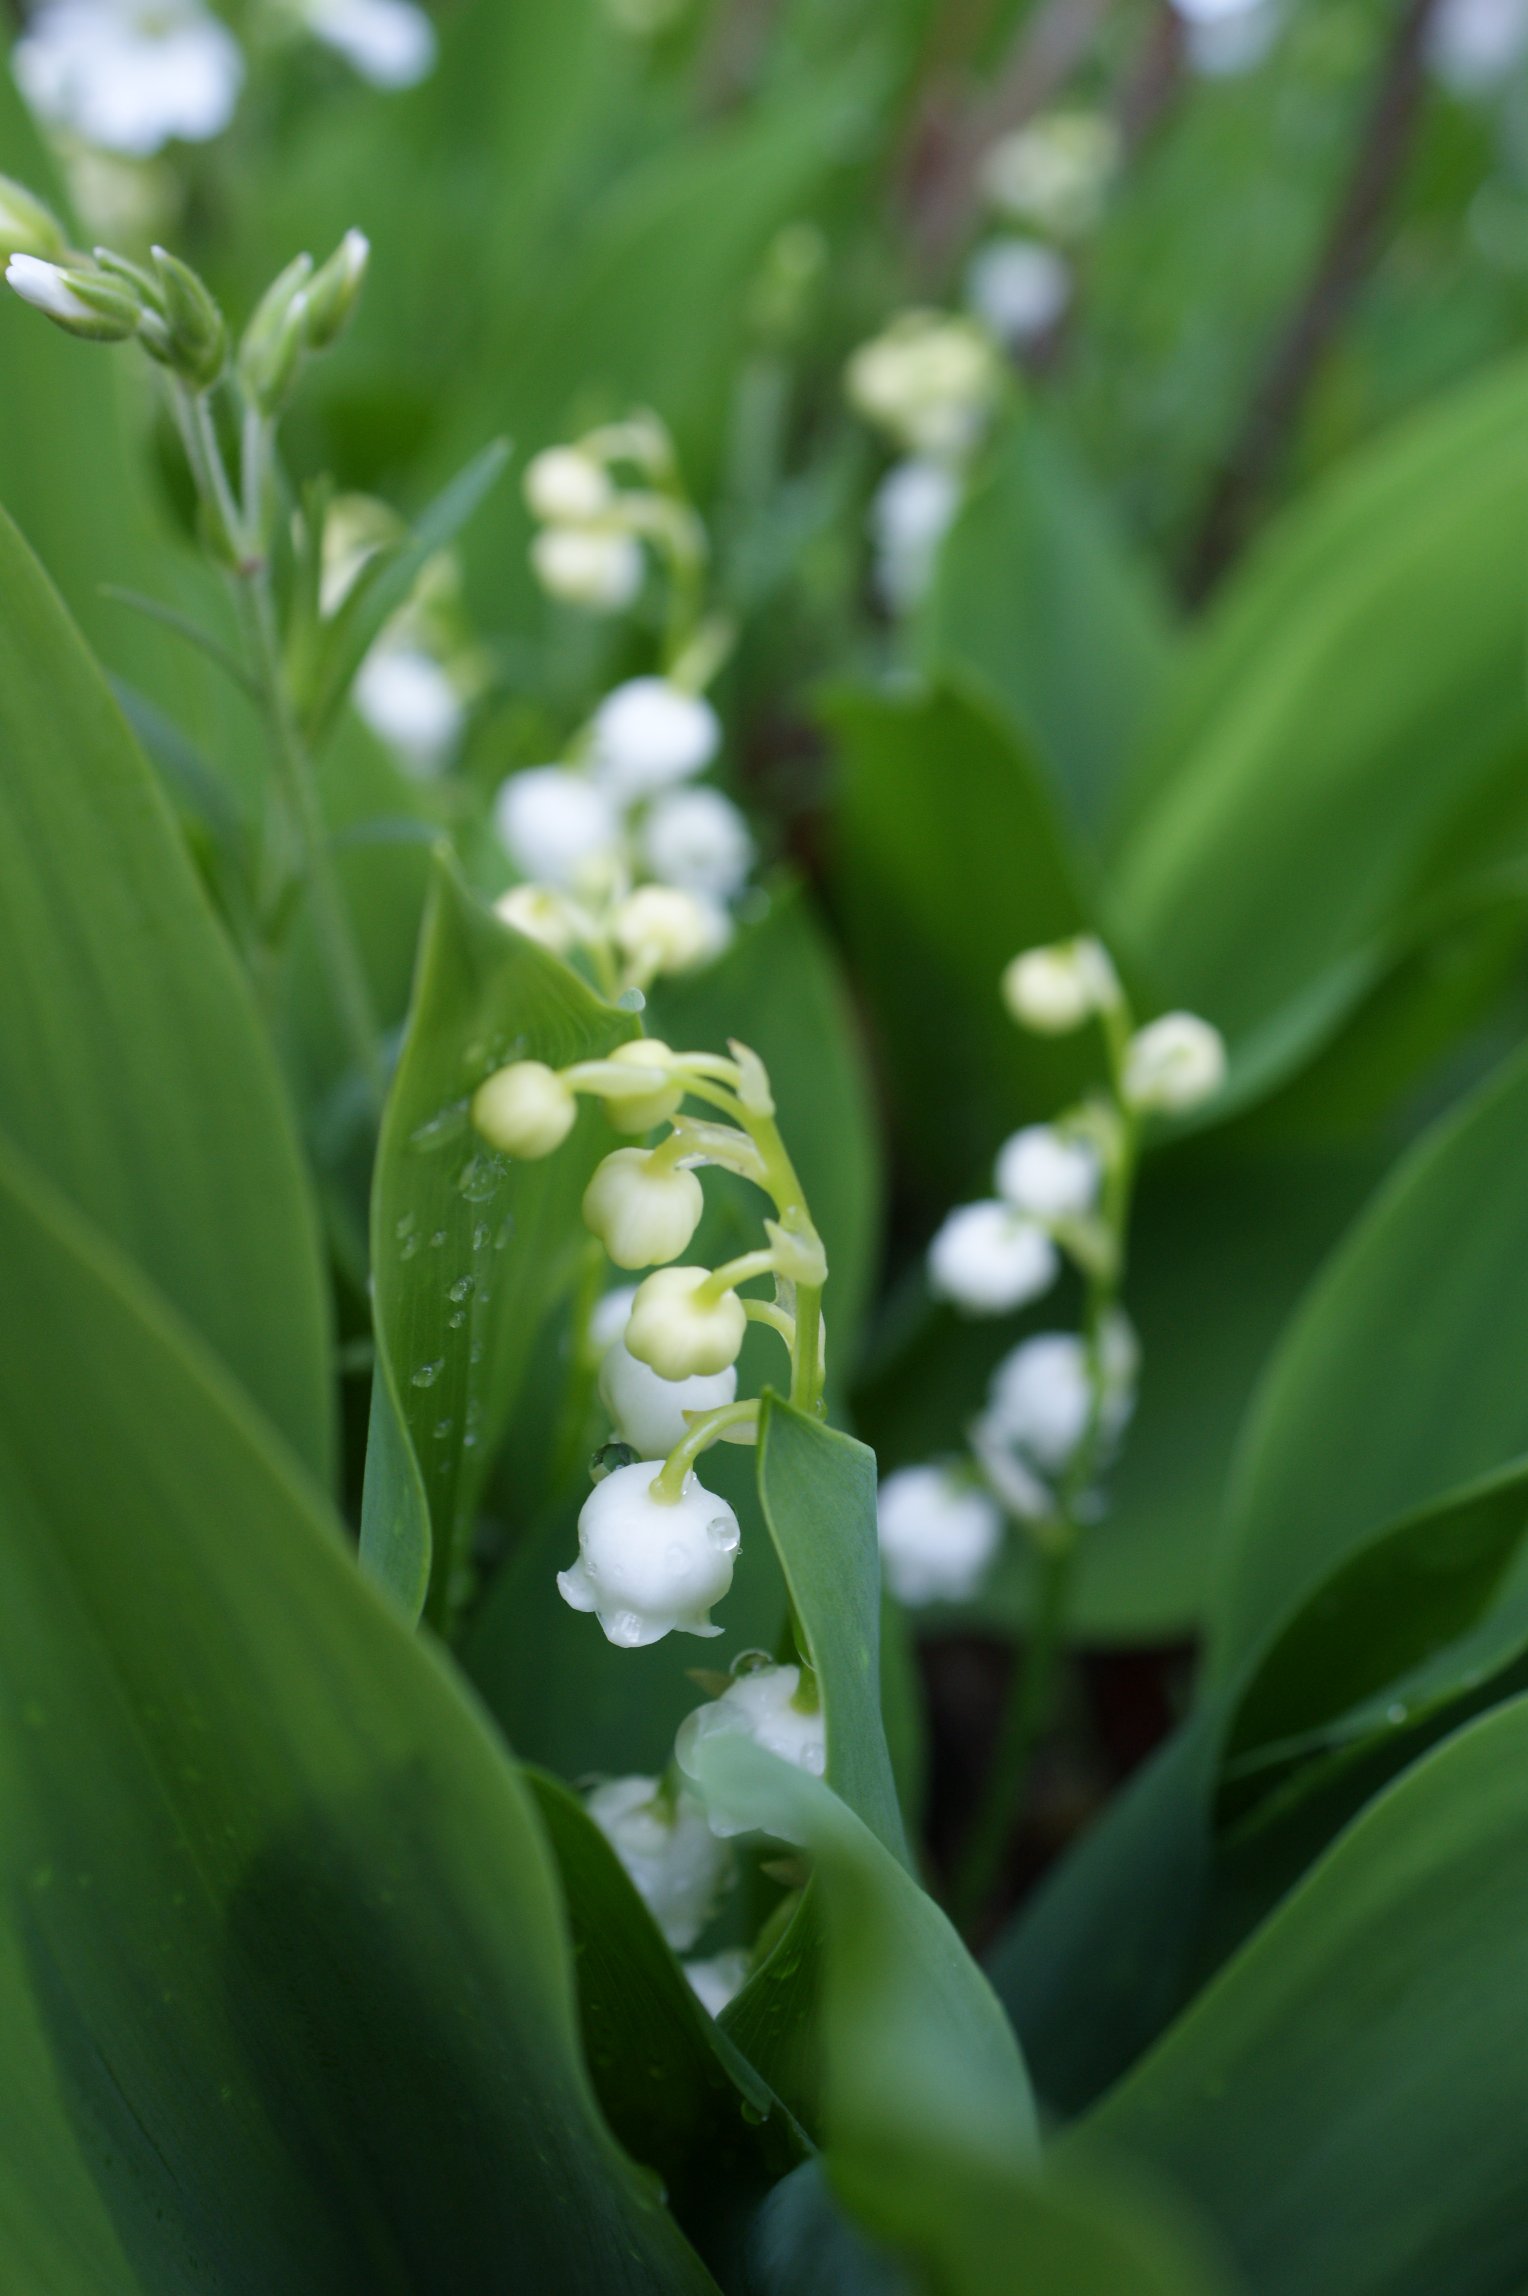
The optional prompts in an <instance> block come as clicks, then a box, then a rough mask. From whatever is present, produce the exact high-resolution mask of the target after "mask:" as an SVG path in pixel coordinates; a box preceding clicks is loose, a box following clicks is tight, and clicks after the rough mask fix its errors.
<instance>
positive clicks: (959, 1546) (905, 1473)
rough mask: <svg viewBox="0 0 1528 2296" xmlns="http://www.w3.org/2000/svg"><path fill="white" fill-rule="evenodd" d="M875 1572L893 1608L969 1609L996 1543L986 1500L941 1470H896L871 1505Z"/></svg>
mask: <svg viewBox="0 0 1528 2296" xmlns="http://www.w3.org/2000/svg"><path fill="white" fill-rule="evenodd" d="M876 1519H877V1523H878V1526H879V1530H880V1541H881V1568H882V1570H883V1571H884V1572H885V1574H886V1583H887V1585H888V1586H889V1587H890V1588H891V1591H892V1593H893V1594H894V1595H895V1596H896V1597H897V1600H898V1601H899V1602H905V1603H907V1604H909V1605H914V1606H916V1605H918V1604H922V1603H929V1602H969V1601H970V1600H971V1598H972V1597H973V1596H974V1595H976V1594H977V1593H979V1592H980V1590H981V1586H982V1582H983V1580H984V1579H985V1578H986V1576H987V1573H988V1571H989V1570H990V1568H991V1566H992V1562H993V1559H994V1557H995V1556H996V1554H997V1551H998V1549H999V1547H1000V1546H1001V1545H1002V1543H1003V1518H1002V1516H1001V1514H1000V1513H999V1511H998V1509H997V1507H996V1506H995V1505H994V1503H993V1501H992V1498H991V1496H990V1494H989V1493H988V1492H986V1491H984V1490H982V1489H981V1488H980V1487H979V1486H978V1485H976V1484H974V1483H972V1482H970V1481H969V1480H962V1479H961V1477H960V1476H958V1475H956V1474H952V1473H951V1471H950V1470H949V1469H948V1468H947V1467H899V1468H898V1469H897V1470H896V1472H895V1473H894V1474H891V1475H888V1476H887V1477H886V1479H885V1481H884V1482H883V1483H882V1485H881V1488H880V1492H879V1495H878V1498H877V1501H876Z"/></svg>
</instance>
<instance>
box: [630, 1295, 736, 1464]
mask: <svg viewBox="0 0 1528 2296" xmlns="http://www.w3.org/2000/svg"><path fill="white" fill-rule="evenodd" d="M624 1328H625V1325H624V1319H623V1323H622V1331H624ZM599 1384H600V1396H601V1398H602V1400H603V1402H604V1405H605V1409H606V1410H607V1411H608V1412H609V1413H610V1423H611V1425H612V1427H613V1428H614V1429H615V1432H616V1434H617V1435H618V1436H619V1437H620V1439H621V1441H622V1442H623V1443H629V1444H630V1445H631V1447H632V1449H633V1450H634V1451H636V1452H638V1453H639V1454H640V1455H641V1457H642V1458H644V1459H666V1458H667V1456H668V1454H669V1453H670V1451H672V1450H673V1449H674V1448H675V1446H676V1445H677V1444H680V1443H682V1442H683V1441H684V1439H685V1437H686V1435H688V1434H689V1432H690V1428H689V1422H688V1420H687V1419H686V1418H685V1413H686V1412H687V1411H693V1412H703V1411H719V1410H720V1409H721V1408H722V1406H723V1405H724V1404H727V1403H731V1402H734V1401H735V1400H736V1397H737V1367H736V1365H735V1364H731V1363H729V1364H728V1366H727V1368H726V1370H725V1371H713V1372H709V1373H706V1374H704V1375H701V1376H699V1377H696V1378H693V1379H660V1378H659V1376H658V1374H657V1372H656V1371H654V1370H653V1368H652V1366H651V1365H650V1364H647V1363H639V1362H638V1361H637V1358H636V1357H635V1356H634V1355H633V1354H632V1352H631V1350H630V1348H629V1347H628V1346H627V1345H626V1342H625V1340H624V1338H623V1337H622V1336H621V1333H620V1332H618V1333H617V1335H616V1337H615V1339H614V1341H613V1342H612V1344H611V1345H610V1346H609V1347H607V1348H606V1350H605V1353H604V1357H603V1360H602V1362H601V1364H600V1380H599Z"/></svg>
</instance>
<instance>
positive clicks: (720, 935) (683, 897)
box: [610, 885, 732, 975]
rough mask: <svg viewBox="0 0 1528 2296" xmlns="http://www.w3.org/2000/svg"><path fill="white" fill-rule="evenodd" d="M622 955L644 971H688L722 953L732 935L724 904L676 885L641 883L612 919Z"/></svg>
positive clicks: (629, 894) (612, 925) (616, 942)
mask: <svg viewBox="0 0 1528 2296" xmlns="http://www.w3.org/2000/svg"><path fill="white" fill-rule="evenodd" d="M610 929H611V932H612V934H613V936H614V939H615V944H616V947H617V948H618V949H619V950H620V951H621V953H622V955H623V956H625V957H626V958H628V959H629V961H630V962H631V963H632V964H634V965H636V966H638V967H639V969H640V970H641V971H643V972H644V973H646V974H648V975H651V974H653V973H687V972H691V971H693V969H694V967H695V966H696V965H700V964H704V963H705V962H706V961H707V960H708V959H709V958H711V957H715V956H719V955H720V954H721V952H722V950H723V949H724V948H725V947H726V945H727V943H728V941H729V940H730V939H731V937H732V926H731V921H730V919H729V918H728V916H727V912H726V911H725V909H723V908H721V907H719V905H718V904H717V903H716V902H715V901H709V900H707V899H706V897H705V895H704V894H701V893H682V892H681V891H680V889H679V887H678V886H677V885H639V886H638V887H637V889H636V891H635V892H634V893H628V894H627V896H626V898H625V900H624V901H622V902H621V903H620V905H619V907H618V908H617V909H616V912H615V915H614V917H613V918H612V920H611V928H610Z"/></svg>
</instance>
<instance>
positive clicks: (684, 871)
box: [641, 789, 753, 901]
mask: <svg viewBox="0 0 1528 2296" xmlns="http://www.w3.org/2000/svg"><path fill="white" fill-rule="evenodd" d="M641 846H642V858H643V860H644V861H645V862H646V863H647V866H648V868H649V869H650V870H651V871H652V873H653V875H654V876H655V877H656V878H657V879H658V880H659V882H660V883H661V884H664V885H677V886H678V887H679V889H680V891H681V892H685V893H699V894H703V895H706V896H708V897H709V898H710V899H711V900H713V901H730V900H731V898H732V896H733V894H734V893H736V892H737V891H738V890H739V888H740V887H741V886H742V885H743V884H744V882H745V881H746V879H747V876H748V872H749V870H750V869H751V868H752V866H753V838H752V837H751V836H750V834H749V830H748V824H747V822H746V821H745V820H744V819H743V816H742V814H741V813H740V812H739V811H738V809H737V807H736V806H735V805H734V804H733V803H732V800H731V799H730V798H728V797H723V795H722V793H721V791H720V790H719V789H675V790H671V791H669V793H668V794H667V795H666V796H664V797H660V798H659V799H658V801H657V803H656V804H655V805H654V806H653V807H652V808H651V810H650V811H649V813H648V815H647V818H646V820H645V821H644V822H643V824H642V830H641Z"/></svg>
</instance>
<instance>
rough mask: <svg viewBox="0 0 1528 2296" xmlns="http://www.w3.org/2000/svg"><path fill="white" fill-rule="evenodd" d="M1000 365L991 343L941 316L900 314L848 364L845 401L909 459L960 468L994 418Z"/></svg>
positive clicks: (966, 324)
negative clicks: (932, 458) (926, 458)
mask: <svg viewBox="0 0 1528 2296" xmlns="http://www.w3.org/2000/svg"><path fill="white" fill-rule="evenodd" d="M1002 380H1003V374H1002V364H1001V361H1000V360H999V359H998V357H997V353H996V350H995V347H994V345H993V343H992V340H991V337H990V336H989V335H988V334H987V333H986V332H985V330H984V329H982V328H980V327H978V326H975V325H973V323H972V322H971V321H970V320H969V319H958V318H951V317H950V316H949V315H948V314H947V313H946V312H943V311H899V312H898V314H897V316H896V317H895V318H894V319H893V320H892V321H891V322H890V324H889V325H888V326H886V327H885V328H883V329H882V331H881V333H880V334H879V335H876V336H873V337H872V338H871V340H870V341H869V342H868V343H862V344H861V345H860V347H859V349H858V350H857V351H856V352H855V353H854V355H853V357H852V358H851V359H850V361H849V365H848V369H847V373H846V377H845V381H846V386H847V389H848V393H849V400H850V403H851V405H852V406H853V407H854V408H855V409H856V411H857V412H858V413H859V414H861V415H863V416H864V418H865V420H866V422H869V423H874V424H875V425H876V427H877V429H879V430H882V431H884V432H885V433H886V435H887V436H888V437H889V438H890V439H892V440H893V441H894V442H895V443H896V444H897V445H898V446H901V447H905V448H907V449H908V450H909V451H910V452H911V453H913V454H919V455H937V456H940V457H943V458H948V459H953V460H957V461H958V460H960V459H961V458H962V457H963V456H965V455H968V454H969V453H970V452H971V451H972V449H973V448H974V447H975V446H977V445H978V444H979V443H980V441H981V439H982V437H983V435H984V433H985V432H986V429H987V426H988V424H989V422H990V421H991V418H992V416H993V414H994V412H995V411H996V408H997V402H998V398H999V395H1000V392H1001V390H1002Z"/></svg>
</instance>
